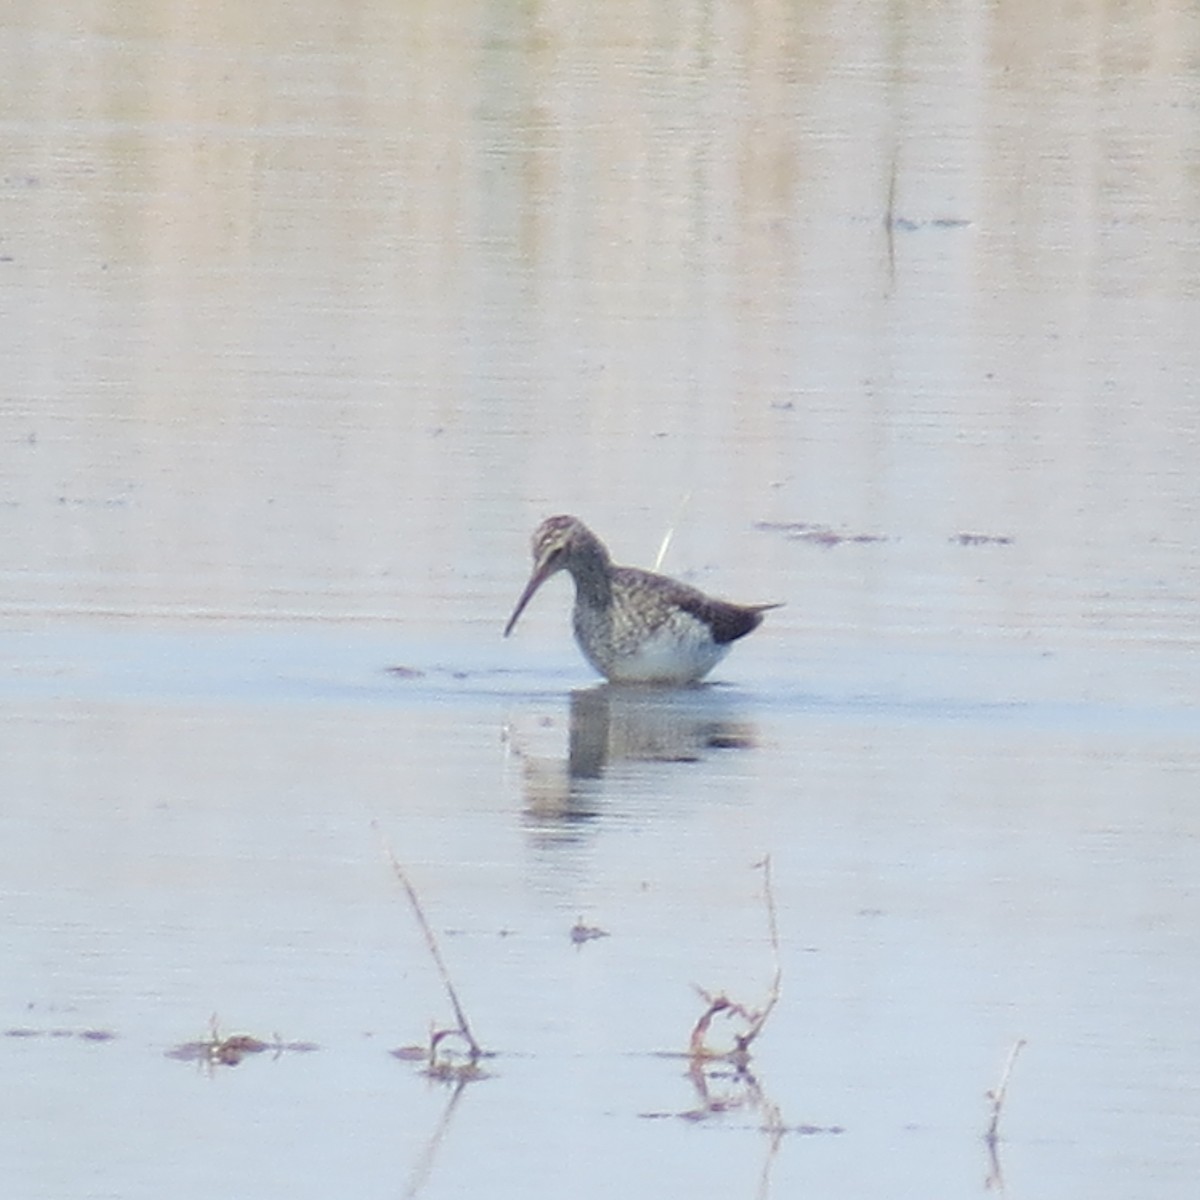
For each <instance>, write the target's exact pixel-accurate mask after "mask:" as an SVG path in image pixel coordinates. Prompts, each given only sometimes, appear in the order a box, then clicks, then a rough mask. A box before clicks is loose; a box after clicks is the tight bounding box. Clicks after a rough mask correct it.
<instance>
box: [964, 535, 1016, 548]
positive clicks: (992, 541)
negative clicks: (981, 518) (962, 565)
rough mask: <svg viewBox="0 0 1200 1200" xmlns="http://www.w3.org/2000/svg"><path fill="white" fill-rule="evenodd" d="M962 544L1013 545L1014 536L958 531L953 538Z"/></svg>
mask: <svg viewBox="0 0 1200 1200" xmlns="http://www.w3.org/2000/svg"><path fill="white" fill-rule="evenodd" d="M950 540H951V541H952V542H955V543H957V544H958V545H960V546H1011V545H1012V538H1011V537H1008V536H1007V535H1006V534H996V533H956V534H955V535H954V536H953V537H952V538H951V539H950Z"/></svg>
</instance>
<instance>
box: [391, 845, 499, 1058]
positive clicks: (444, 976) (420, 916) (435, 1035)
mask: <svg viewBox="0 0 1200 1200" xmlns="http://www.w3.org/2000/svg"><path fill="white" fill-rule="evenodd" d="M375 831H376V833H378V834H379V838H380V841H381V842H382V843H383V852H384V853H385V854H386V855H387V858H388V862H390V863H391V865H392V871H393V872H394V873H395V875H396V878H397V879H398V880H399V881H400V886H401V887H402V888H404V892H405V895H407V896H408V902H409V904H410V905H411V906H412V910H413V913H414V914H415V916H416V918H417V924H418V925H419V926H420V927H421V932H422V933H423V934H424V935H425V945H426V947H427V948H428V950H429V956H430V958H432V959H433V962H434V966H436V967H437V970H438V975H439V976H440V977H441V980H442V987H444V988H445V989H446V995H447V996H448V997H449V998H450V1007H451V1008H453V1009H454V1017H455V1020H457V1022H458V1025H457V1027H456V1028H454V1029H434V1030H432V1031H431V1033H430V1037H429V1055H428V1067H427V1069H428V1073H429V1074H430V1075H431V1076H433V1077H434V1078H435V1079H450V1080H454V1079H459V1078H474V1077H476V1076H478V1075H479V1074H480V1073H481V1072H480V1071H479V1068H478V1067H477V1066H476V1064H477V1062H478V1061H479V1059H481V1058H483V1057H484V1050H483V1047H482V1046H480V1044H479V1043H478V1042H477V1041H476V1040H475V1035H474V1034H473V1033H472V1032H471V1024H470V1022H469V1021H468V1020H467V1014H466V1013H465V1012H464V1011H463V1006H462V1004H461V1003H460V1002H459V999H458V992H457V991H455V988H454V983H453V982H452V981H451V979H450V972H449V971H448V970H447V968H446V962H445V959H443V958H442V951H441V948H440V947H439V946H438V943H437V938H436V937H434V934H433V928H432V926H431V925H430V924H429V921H428V919H427V918H426V916H425V910H424V909H423V908H422V907H421V899H420V897H419V896H418V895H417V889H416V888H414V887H413V885H412V882H411V880H410V879H409V878H408V875H407V874H406V873H405V871H404V868H403V867H402V866H401V865H400V860H399V859H398V858H397V857H396V854H395V852H394V851H393V850H392V846H391V843H390V842H389V841H388V840H387V838H386V837H385V836H384V835H383V832H382V830H380V829H379V826H378V825H376V826H375ZM453 1037H459V1038H461V1039H462V1040H463V1041H464V1042H465V1043H466V1044H467V1050H468V1062H467V1063H466V1065H464V1066H462V1067H456V1066H454V1065H453V1064H450V1063H448V1062H446V1061H445V1060H443V1061H439V1060H438V1057H437V1056H438V1049H439V1047H441V1045H442V1043H443V1042H444V1041H445V1040H446V1039H447V1038H453Z"/></svg>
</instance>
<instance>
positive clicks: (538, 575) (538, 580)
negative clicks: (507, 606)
mask: <svg viewBox="0 0 1200 1200" xmlns="http://www.w3.org/2000/svg"><path fill="white" fill-rule="evenodd" d="M548 566H549V564H547V563H544V564H543V565H542V566H540V567H538V569H537V570H536V571H534V573H533V574H532V575H530V577H529V582H528V583H527V584H526V585H525V590H524V591H523V592H522V593H521V598H520V600H518V601H517V607H516V608H514V609H513V615H512V616H511V617H509V618H508V624H507V625H505V627H504V636H505V637H508V635H509V634H510V633H512V631H513V626H514V625H515V624H516V623H517V618H518V617H519V616H520V615H521V614H522V613H523V612H524V611H525V605H527V604H528V603H529V601H530V600H532V599H533V593H534V592H536V591H537V590H538V588H540V587H541V586H542V584H543V583H545V582H546V580H547V579H549V577H550V576H551V575H552V574H553V572H552V571H550V570H548Z"/></svg>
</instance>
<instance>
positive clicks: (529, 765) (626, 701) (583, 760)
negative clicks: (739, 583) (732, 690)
mask: <svg viewBox="0 0 1200 1200" xmlns="http://www.w3.org/2000/svg"><path fill="white" fill-rule="evenodd" d="M757 740H758V739H757V731H756V729H755V726H754V724H753V722H751V721H749V720H747V719H746V717H745V715H744V713H743V712H742V711H741V707H740V703H739V701H738V699H737V697H736V696H733V695H730V694H729V693H728V692H726V691H724V690H723V689H720V688H718V687H714V686H711V685H701V686H697V687H688V688H670V689H666V688H652V687H638V686H628V685H625V686H623V685H620V684H600V685H598V686H596V687H592V688H585V689H580V690H578V691H574V692H572V693H571V697H570V705H569V709H568V724H567V730H566V737H565V744H564V739H563V736H562V731H561V727H560V723H559V722H557V721H556V720H555V719H554V718H553V717H549V716H546V715H541V716H537V717H535V718H534V720H533V722H532V725H531V726H530V727H528V728H524V729H521V730H517V731H514V733H513V734H512V747H513V751H514V753H515V754H516V755H517V756H518V757H519V758H520V760H521V767H522V788H523V791H524V800H525V815H526V818H527V820H528V821H529V822H530V824H531V825H532V826H534V827H542V828H544V829H545V830H546V831H550V830H554V831H555V832H556V833H557V834H559V835H561V834H562V832H563V831H564V830H563V827H564V826H567V825H569V824H571V823H572V822H579V821H588V820H590V819H591V818H593V817H595V816H596V815H597V814H598V803H599V793H598V784H599V782H600V781H601V780H602V778H603V777H604V774H605V772H606V771H608V770H610V769H612V768H614V767H618V766H620V765H621V764H630V763H697V762H700V761H702V760H703V759H704V758H705V757H706V756H707V755H709V754H711V753H713V752H715V751H718V750H748V749H751V748H752V747H754V746H755V745H756V744H757Z"/></svg>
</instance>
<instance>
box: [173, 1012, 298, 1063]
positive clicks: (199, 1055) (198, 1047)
mask: <svg viewBox="0 0 1200 1200" xmlns="http://www.w3.org/2000/svg"><path fill="white" fill-rule="evenodd" d="M317 1049H319V1047H318V1046H317V1045H316V1043H315V1042H285V1041H283V1040H281V1039H280V1037H279V1035H278V1034H276V1036H275V1039H274V1040H273V1041H270V1042H268V1041H264V1040H263V1039H262V1038H257V1037H254V1036H252V1035H251V1034H248V1033H231V1034H229V1035H228V1036H227V1037H222V1036H221V1033H220V1031H219V1029H218V1028H217V1018H216V1017H215V1016H214V1017H213V1018H212V1021H211V1024H210V1032H209V1036H208V1037H207V1038H206V1039H205V1040H203V1041H199V1042H183V1043H182V1044H180V1045H178V1046H173V1047H172V1048H171V1049H170V1050H168V1051H167V1052H166V1056H167V1058H174V1059H177V1060H178V1061H180V1062H201V1063H207V1064H208V1065H209V1066H217V1067H236V1066H237V1065H238V1064H239V1063H240V1062H241V1061H242V1060H243V1059H244V1058H246V1057H247V1056H248V1055H250V1054H265V1053H266V1052H267V1051H268V1050H269V1051H270V1052H271V1054H272V1055H273V1056H274V1057H275V1058H278V1057H279V1056H280V1055H281V1054H285V1053H286V1054H307V1053H310V1052H311V1051H313V1050H317Z"/></svg>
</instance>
